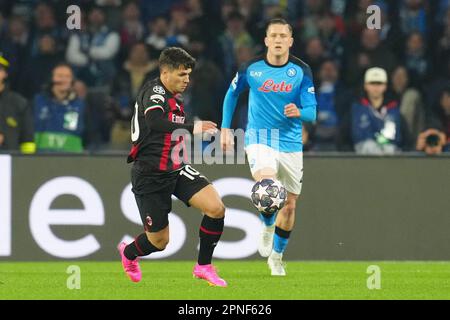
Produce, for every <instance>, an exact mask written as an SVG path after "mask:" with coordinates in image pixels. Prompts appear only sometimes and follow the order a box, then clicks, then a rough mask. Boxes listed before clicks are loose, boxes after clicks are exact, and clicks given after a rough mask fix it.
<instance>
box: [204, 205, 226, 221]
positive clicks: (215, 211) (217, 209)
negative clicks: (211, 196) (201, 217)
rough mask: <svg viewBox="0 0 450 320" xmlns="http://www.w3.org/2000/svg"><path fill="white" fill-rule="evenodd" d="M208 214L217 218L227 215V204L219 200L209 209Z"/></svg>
mask: <svg viewBox="0 0 450 320" xmlns="http://www.w3.org/2000/svg"><path fill="white" fill-rule="evenodd" d="M206 214H207V215H208V216H210V217H211V218H215V219H219V218H223V217H224V216H225V205H224V204H223V202H222V201H217V202H216V203H215V204H214V205H212V206H211V207H210V208H209V209H208V211H207V212H206Z"/></svg>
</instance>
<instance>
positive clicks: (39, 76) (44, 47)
mask: <svg viewBox="0 0 450 320" xmlns="http://www.w3.org/2000/svg"><path fill="white" fill-rule="evenodd" d="M56 47H57V45H56V39H55V38H53V37H52V36H51V35H44V36H42V37H41V38H40V39H39V51H38V54H37V55H36V56H34V57H31V58H30V59H29V60H28V61H27V62H26V64H25V67H24V72H23V73H22V75H21V78H20V84H19V91H20V92H21V93H22V94H23V95H24V96H25V97H26V98H27V99H32V98H33V97H34V95H35V94H36V93H38V92H39V91H41V90H42V89H43V88H42V87H43V85H44V84H45V83H47V82H48V80H49V75H50V74H51V71H52V70H53V67H54V66H56V65H57V64H58V63H59V62H61V61H63V60H64V56H63V55H62V54H61V53H60V52H58V51H57V49H56Z"/></svg>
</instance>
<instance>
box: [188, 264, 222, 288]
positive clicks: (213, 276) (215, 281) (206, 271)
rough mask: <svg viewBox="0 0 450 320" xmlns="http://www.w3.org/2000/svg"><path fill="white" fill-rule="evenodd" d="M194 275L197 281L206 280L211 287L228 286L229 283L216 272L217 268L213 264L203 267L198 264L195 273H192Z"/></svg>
mask: <svg viewBox="0 0 450 320" xmlns="http://www.w3.org/2000/svg"><path fill="white" fill-rule="evenodd" d="M192 274H193V275H194V277H195V278H197V279H204V280H206V281H208V283H209V285H210V286H217V287H226V286H227V282H226V281H225V280H223V279H222V278H220V277H219V275H218V274H217V272H216V268H215V267H214V266H213V265H212V264H207V265H204V266H201V265H199V264H198V263H197V264H196V265H195V267H194V271H193V272H192Z"/></svg>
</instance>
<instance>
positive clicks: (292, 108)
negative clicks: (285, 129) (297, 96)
mask: <svg viewBox="0 0 450 320" xmlns="http://www.w3.org/2000/svg"><path fill="white" fill-rule="evenodd" d="M284 115H285V116H286V117H288V118H300V115H301V113H300V109H299V108H297V106H296V105H295V104H294V103H289V104H288V105H285V106H284Z"/></svg>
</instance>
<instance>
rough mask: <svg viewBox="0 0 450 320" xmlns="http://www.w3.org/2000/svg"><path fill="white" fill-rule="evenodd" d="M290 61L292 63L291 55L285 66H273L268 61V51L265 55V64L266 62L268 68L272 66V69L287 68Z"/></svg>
mask: <svg viewBox="0 0 450 320" xmlns="http://www.w3.org/2000/svg"><path fill="white" fill-rule="evenodd" d="M290 61H291V55H289V58H288V61H286V63H285V64H282V65H281V66H276V65H273V64H271V63H270V62H269V60H267V51H266V53H265V54H264V62H265V63H266V64H267V65H268V66H270V67H272V68H283V67H285V66H287V64H288V63H289V62H290Z"/></svg>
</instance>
